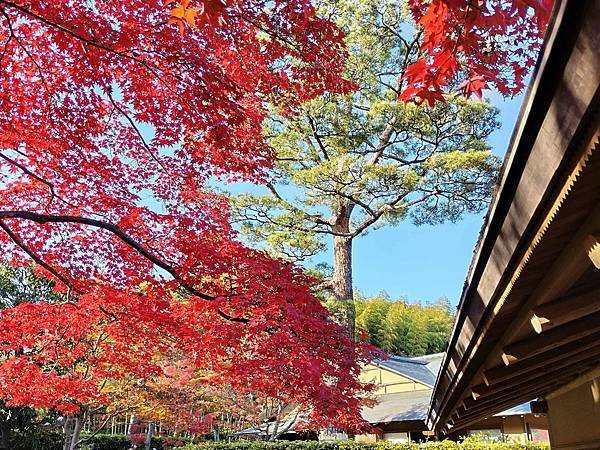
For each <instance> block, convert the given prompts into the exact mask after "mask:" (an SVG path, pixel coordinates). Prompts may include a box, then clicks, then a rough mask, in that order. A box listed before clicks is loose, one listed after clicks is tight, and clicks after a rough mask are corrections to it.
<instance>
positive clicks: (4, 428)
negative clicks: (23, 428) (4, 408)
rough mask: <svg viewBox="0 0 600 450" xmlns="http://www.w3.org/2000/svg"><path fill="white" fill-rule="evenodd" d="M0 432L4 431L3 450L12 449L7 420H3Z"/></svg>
mask: <svg viewBox="0 0 600 450" xmlns="http://www.w3.org/2000/svg"><path fill="white" fill-rule="evenodd" d="M0 432H1V433H2V440H1V441H0V446H2V447H1V448H2V449H3V450H10V426H8V424H7V423H6V422H3V423H2V424H0Z"/></svg>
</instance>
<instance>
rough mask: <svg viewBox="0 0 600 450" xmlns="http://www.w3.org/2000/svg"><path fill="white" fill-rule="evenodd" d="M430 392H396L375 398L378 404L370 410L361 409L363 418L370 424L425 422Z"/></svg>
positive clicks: (426, 390) (425, 390) (423, 390)
mask: <svg viewBox="0 0 600 450" xmlns="http://www.w3.org/2000/svg"><path fill="white" fill-rule="evenodd" d="M430 398H431V390H429V389H422V390H419V391H408V392H396V393H393V394H383V395H380V396H378V397H377V401H378V403H377V404H376V405H375V406H373V407H371V408H363V410H362V416H363V418H364V419H365V420H366V421H367V422H369V423H372V424H375V423H389V422H402V421H409V420H425V418H426V417H427V410H428V409H429V401H430Z"/></svg>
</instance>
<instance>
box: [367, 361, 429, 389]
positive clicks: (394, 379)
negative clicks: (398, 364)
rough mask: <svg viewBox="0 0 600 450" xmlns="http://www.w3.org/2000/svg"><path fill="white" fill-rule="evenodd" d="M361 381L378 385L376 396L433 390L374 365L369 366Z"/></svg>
mask: <svg viewBox="0 0 600 450" xmlns="http://www.w3.org/2000/svg"><path fill="white" fill-rule="evenodd" d="M360 380H361V381H362V382H364V383H374V384H376V385H377V388H376V389H375V391H374V393H375V394H376V395H381V394H392V393H395V392H407V391H418V390H423V389H431V388H430V387H429V386H427V385H425V384H422V383H418V382H416V381H414V380H411V379H410V378H407V377H405V376H402V375H399V374H397V373H395V372H392V371H391V370H388V369H386V368H384V367H379V366H376V365H373V364H369V365H367V366H366V367H365V368H364V369H363V371H362V373H361V374H360Z"/></svg>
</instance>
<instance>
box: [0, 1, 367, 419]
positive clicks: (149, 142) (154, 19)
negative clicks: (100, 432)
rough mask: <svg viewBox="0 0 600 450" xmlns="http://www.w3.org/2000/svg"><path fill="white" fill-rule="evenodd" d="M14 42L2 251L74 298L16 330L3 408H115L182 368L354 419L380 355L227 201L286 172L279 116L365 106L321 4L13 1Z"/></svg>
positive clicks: (1, 318) (3, 11) (9, 26)
mask: <svg viewBox="0 0 600 450" xmlns="http://www.w3.org/2000/svg"><path fill="white" fill-rule="evenodd" d="M169 20H170V21H171V22H172V23H168V22H169ZM174 23H175V24H177V26H178V28H179V29H180V30H183V31H184V32H183V34H176V33H174V26H173V24H174ZM193 27H196V29H194V28H193ZM0 28H1V30H2V33H1V34H2V36H4V38H3V42H2V51H1V52H0V68H1V70H0V86H1V87H2V89H0V149H1V150H0V199H1V204H2V207H1V208H0V248H1V249H2V252H3V255H4V257H5V258H6V259H7V260H10V261H11V263H14V264H29V263H32V262H34V263H36V264H37V266H38V267H39V269H38V273H43V274H44V275H45V276H48V277H51V278H53V279H54V280H56V282H57V289H59V290H62V291H65V292H67V291H68V292H69V295H68V298H69V301H68V302H65V303H62V304H47V303H39V304H33V303H31V304H24V305H22V306H19V307H17V308H15V309H11V310H7V311H4V312H2V313H0V358H1V361H2V364H0V396H1V397H2V398H3V399H4V400H5V401H6V402H7V403H9V404H11V405H31V406H43V407H47V408H50V407H54V408H57V409H59V410H61V411H63V412H65V413H72V412H74V411H75V410H77V409H78V408H80V407H84V408H85V407H86V405H90V404H92V405H94V404H110V403H111V402H112V401H113V397H112V395H111V394H110V393H107V392H106V388H105V386H106V385H110V383H111V382H112V381H114V380H122V379H125V380H137V379H142V380H143V379H147V378H152V377H156V376H159V375H160V373H161V371H162V370H163V368H162V366H160V365H159V364H157V361H158V360H160V359H161V358H164V357H169V356H171V354H172V352H176V353H177V354H176V355H175V356H177V357H178V358H180V357H183V356H185V357H188V358H189V360H190V361H192V362H193V363H194V364H195V367H196V368H202V369H203V370H205V371H206V373H207V374H208V375H210V377H211V379H213V380H218V379H220V378H223V379H227V380H228V382H230V383H231V384H235V385H236V387H237V388H239V389H245V390H246V391H250V390H254V391H257V392H263V393H264V395H277V396H281V397H286V398H288V399H289V400H290V401H294V402H297V403H298V404H302V405H306V406H307V407H308V406H310V407H311V408H312V410H313V411H314V414H315V417H319V416H321V417H327V416H329V419H330V420H331V421H338V422H340V420H338V419H336V417H335V415H336V413H337V410H338V409H340V407H341V406H349V409H348V417H354V418H355V419H356V418H357V417H358V411H359V398H358V394H359V392H360V389H361V385H360V383H358V382H357V381H356V379H355V375H356V373H357V371H358V370H359V364H360V362H361V361H364V360H366V359H367V358H368V356H369V351H368V350H367V349H365V348H364V347H361V346H359V345H356V344H355V343H354V342H352V340H351V339H350V338H349V337H347V336H345V335H344V334H343V333H341V332H340V328H339V327H338V326H337V325H335V324H333V323H332V322H331V321H329V319H328V315H327V312H326V311H325V310H324V308H323V307H322V306H321V305H320V303H319V301H318V300H317V299H316V298H315V297H314V296H313V295H312V294H311V292H310V290H309V288H308V285H309V284H310V282H311V280H310V279H308V278H306V277H305V276H304V275H302V273H301V271H300V270H299V269H298V268H295V267H290V266H287V265H285V264H283V263H282V262H280V261H275V260H273V259H271V258H269V257H268V256H267V255H265V254H263V253H260V252H255V251H253V250H251V249H249V248H247V247H246V246H244V245H242V244H241V243H240V242H239V241H237V240H236V232H235V230H234V229H233V228H232V226H231V224H230V221H229V216H228V204H227V200H226V199H225V198H224V197H222V196H219V195H217V194H214V193H212V192H211V190H210V183H212V182H213V181H214V180H215V179H217V178H221V179H229V180H260V179H261V177H262V176H263V173H264V170H265V168H268V167H269V166H270V165H271V160H272V154H271V150H270V149H269V148H268V146H267V145H266V143H265V140H264V137H263V135H262V122H263V119H264V118H265V116H266V114H267V109H266V107H265V102H266V101H269V100H277V101H279V102H282V103H284V106H287V107H289V108H293V107H294V106H295V105H297V104H299V102H301V101H302V100H303V99H307V98H312V97H314V96H316V95H319V94H321V93H323V92H324V91H331V92H345V91H347V89H348V86H349V85H348V83H346V82H345V81H344V80H343V78H342V71H343V60H344V52H345V50H344V48H343V45H342V35H341V33H340V32H339V30H337V28H336V27H335V26H334V25H333V24H332V23H331V22H329V21H328V20H325V19H322V18H319V17H317V16H316V14H315V11H314V10H313V8H312V6H311V5H309V4H308V3H307V2H305V1H304V0H286V1H274V2H268V3H266V4H265V3H264V2H262V1H253V0H249V1H245V2H222V1H220V0H205V1H199V0H197V1H182V2H180V3H173V4H169V5H164V4H162V2H159V1H148V0H132V1H129V2H127V4H123V2H121V1H117V0H114V1H113V0H110V1H103V2H96V3H95V5H94V7H93V8H91V7H89V5H88V4H87V3H85V2H75V3H74V2H69V1H54V0H53V1H49V0H32V1H28V2H25V3H24V2H12V1H10V0H6V1H4V0H3V1H0ZM265 36H268V39H267V38H265ZM31 300H32V301H35V300H36V299H31ZM274 373H276V375H273V374H274ZM17 374H19V376H17ZM348 417H347V418H348ZM323 420H325V419H323Z"/></svg>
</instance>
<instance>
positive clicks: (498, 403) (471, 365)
mask: <svg viewBox="0 0 600 450" xmlns="http://www.w3.org/2000/svg"><path fill="white" fill-rule="evenodd" d="M599 23H600V2H599V1H594V0H563V1H557V4H556V6H555V11H554V15H553V21H552V23H551V24H550V27H549V30H548V33H547V37H546V41H545V44H544V47H543V49H542V52H541V55H540V59H539V61H538V65H537V67H536V70H535V72H534V75H533V78H532V82H531V85H530V87H529V90H528V93H527V95H526V98H525V101H524V104H523V107H522V109H521V113H520V117H519V120H518V122H517V125H516V127H515V130H514V132H513V137H512V139H511V143H510V147H509V152H508V155H507V158H506V161H505V165H504V168H503V172H502V177H501V182H500V186H499V189H498V192H497V194H496V196H495V198H494V201H493V202H492V206H491V207H490V211H489V213H488V218H487V223H486V225H485V227H484V229H483V231H482V235H481V238H480V242H479V244H478V247H477V251H476V253H475V255H474V259H473V262H472V264H471V268H470V271H469V276H468V278H467V281H466V283H465V287H464V290H463V294H462V297H461V302H460V305H459V311H458V316H457V321H456V324H455V328H454V330H453V334H452V337H451V339H450V345H449V350H448V354H447V356H446V358H445V359H444V362H443V363H442V369H441V372H440V375H439V377H438V380H437V383H436V387H435V390H434V395H433V399H432V406H431V409H430V411H429V414H428V421H429V425H430V426H431V427H432V428H433V429H435V430H436V431H440V430H441V431H448V430H450V429H451V428H454V429H459V428H462V427H465V426H467V425H469V424H470V423H473V422H475V421H477V420H479V419H481V418H483V417H487V416H490V415H493V414H494V413H497V412H499V411H501V410H503V409H506V408H510V407H511V406H514V405H516V404H519V403H522V402H524V401H527V400H530V399H534V398H537V397H540V396H543V395H545V394H547V393H549V392H551V391H553V390H555V389H556V388H557V387H559V386H561V385H564V384H566V383H568V382H569V381H571V380H572V379H573V378H575V377H577V376H578V375H580V374H581V373H583V372H586V371H588V370H593V369H594V368H596V367H597V366H598V364H599V362H600V271H599V270H598V269H597V268H596V267H595V266H594V264H593V261H592V258H591V257H590V255H589V254H588V253H590V252H592V253H593V252H594V251H595V252H596V255H597V253H600V245H598V244H597V242H598V238H600V143H599V138H600V135H599V129H600V128H599V124H600V121H599V112H600V107H599V105H600V27H599V26H598V24H599ZM594 248H596V250H593V249H594ZM592 256H594V255H592ZM596 258H597V259H598V256H596ZM597 259H596V260H597Z"/></svg>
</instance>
